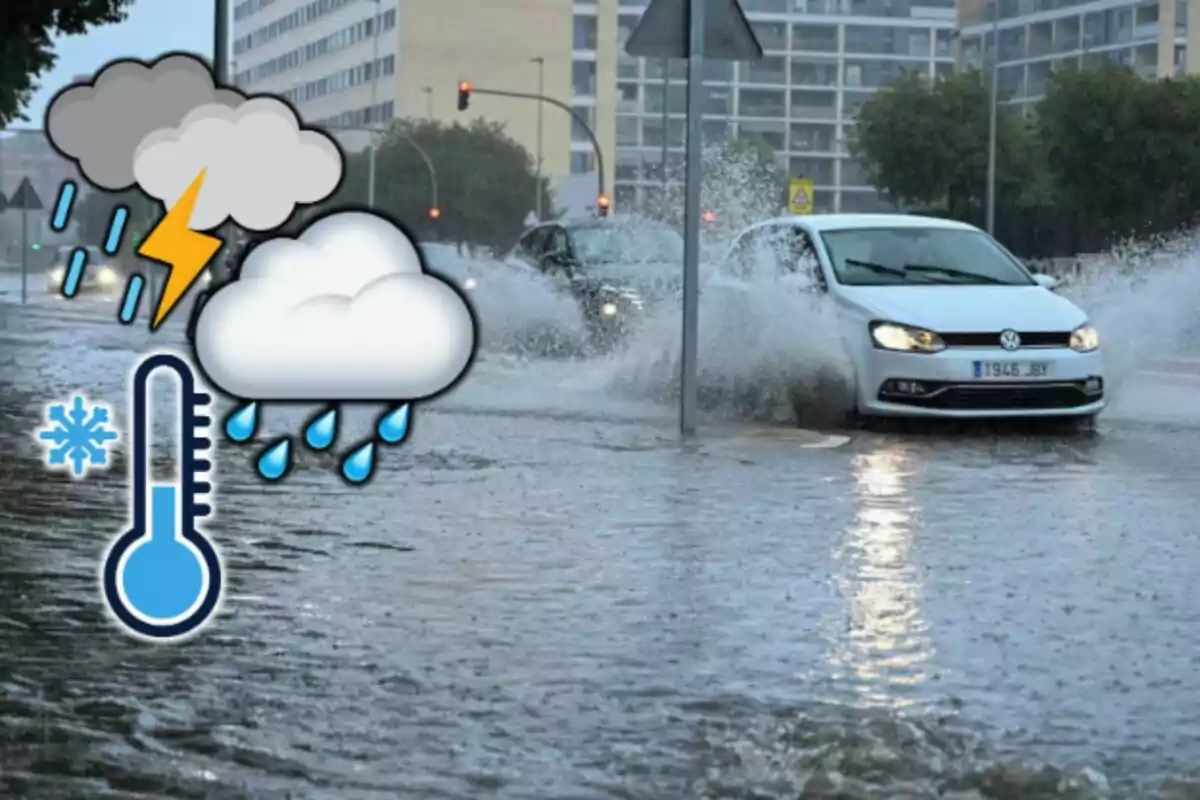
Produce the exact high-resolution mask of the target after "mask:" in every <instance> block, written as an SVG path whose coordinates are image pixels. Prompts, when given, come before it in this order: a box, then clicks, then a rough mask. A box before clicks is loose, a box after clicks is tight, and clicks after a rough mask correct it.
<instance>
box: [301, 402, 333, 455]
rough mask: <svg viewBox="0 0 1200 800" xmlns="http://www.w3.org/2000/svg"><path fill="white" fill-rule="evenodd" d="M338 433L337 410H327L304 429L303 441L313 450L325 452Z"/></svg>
mask: <svg viewBox="0 0 1200 800" xmlns="http://www.w3.org/2000/svg"><path fill="white" fill-rule="evenodd" d="M337 432H338V410H337V408H330V409H327V410H325V411H323V412H321V413H320V414H318V415H317V416H316V417H315V418H313V420H312V422H310V423H308V426H307V427H305V429H304V441H305V442H307V443H308V446H309V447H311V448H312V449H313V450H325V449H326V448H328V447H329V446H330V445H331V444H333V441H334V439H336V438H337Z"/></svg>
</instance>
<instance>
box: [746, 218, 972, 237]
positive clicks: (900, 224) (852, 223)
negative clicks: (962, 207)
mask: <svg viewBox="0 0 1200 800" xmlns="http://www.w3.org/2000/svg"><path fill="white" fill-rule="evenodd" d="M773 225H803V226H805V227H807V228H809V229H810V230H813V231H816V232H818V233H820V232H822V231H842V230H853V229H864V228H941V229H944V230H956V231H978V230H979V229H978V228H976V227H975V226H974V225H968V224H966V223H965V222H958V221H956V220H952V219H942V218H941V217H923V216H920V215H917V214H804V215H799V214H798V215H793V216H786V217H775V218H774V219H768V220H764V221H762V222H759V223H756V224H754V225H751V226H750V227H749V228H747V229H746V230H748V231H749V230H754V229H755V228H765V227H768V226H773Z"/></svg>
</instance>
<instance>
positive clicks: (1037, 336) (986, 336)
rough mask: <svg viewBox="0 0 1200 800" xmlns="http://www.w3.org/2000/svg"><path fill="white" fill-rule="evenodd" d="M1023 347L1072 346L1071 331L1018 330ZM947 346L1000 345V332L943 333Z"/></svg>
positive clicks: (943, 339)
mask: <svg viewBox="0 0 1200 800" xmlns="http://www.w3.org/2000/svg"><path fill="white" fill-rule="evenodd" d="M1017 333H1018V335H1020V337H1021V347H1022V348H1026V347H1070V346H1071V332H1070V331H1067V332H1065V333H1060V332H1058V331H1031V332H1026V331H1017ZM939 335H940V336H941V337H942V341H943V342H945V343H946V346H947V347H999V346H1000V332H999V331H996V332H995V333H942V334H939Z"/></svg>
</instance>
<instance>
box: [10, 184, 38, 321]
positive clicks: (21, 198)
mask: <svg viewBox="0 0 1200 800" xmlns="http://www.w3.org/2000/svg"><path fill="white" fill-rule="evenodd" d="M8 208H15V209H18V210H20V212H21V305H25V303H26V302H27V301H28V299H29V212H30V211H41V210H42V209H44V208H45V206H44V205H43V204H42V198H40V197H38V193H37V190H35V189H34V188H33V184H32V183H30V182H29V178H24V179H23V180H22V181H21V185H20V186H18V187H17V190H16V191H15V192H13V196H12V197H10V198H8Z"/></svg>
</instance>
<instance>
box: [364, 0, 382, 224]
mask: <svg viewBox="0 0 1200 800" xmlns="http://www.w3.org/2000/svg"><path fill="white" fill-rule="evenodd" d="M371 2H373V3H374V4H375V9H374V10H373V11H372V12H371V13H372V15H373V16H372V18H371V34H372V35H371V104H370V106H369V107H368V110H367V116H368V117H374V115H375V113H376V110H375V109H376V107H377V106H378V105H379V8H380V2H381V0H371ZM374 121H375V120H374V119H368V120H367V122H374ZM377 150H378V147H377V146H376V142H375V136H374V135H372V136H371V144H370V150H369V151H368V153H367V207H368V208H370V209H371V210H372V211H373V210H375V160H376V158H377V152H376V151H377Z"/></svg>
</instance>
